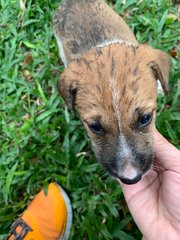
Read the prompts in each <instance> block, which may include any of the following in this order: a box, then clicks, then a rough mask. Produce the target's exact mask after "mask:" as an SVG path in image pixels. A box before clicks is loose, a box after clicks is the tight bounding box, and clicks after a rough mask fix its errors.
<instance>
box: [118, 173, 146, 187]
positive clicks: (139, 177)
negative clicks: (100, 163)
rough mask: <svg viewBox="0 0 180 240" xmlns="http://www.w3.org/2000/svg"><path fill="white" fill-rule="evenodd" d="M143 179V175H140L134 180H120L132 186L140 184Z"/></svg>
mask: <svg viewBox="0 0 180 240" xmlns="http://www.w3.org/2000/svg"><path fill="white" fill-rule="evenodd" d="M141 178H142V175H138V176H136V177H135V178H133V179H129V178H120V180H121V182H122V183H125V184H128V185H130V184H135V183H137V182H139V181H140V180H141Z"/></svg>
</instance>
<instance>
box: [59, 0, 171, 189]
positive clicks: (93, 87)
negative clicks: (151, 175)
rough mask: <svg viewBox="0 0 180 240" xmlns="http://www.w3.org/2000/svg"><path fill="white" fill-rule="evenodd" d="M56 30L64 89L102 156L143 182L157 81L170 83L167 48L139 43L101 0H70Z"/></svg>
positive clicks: (127, 179) (120, 174) (117, 171)
mask: <svg viewBox="0 0 180 240" xmlns="http://www.w3.org/2000/svg"><path fill="white" fill-rule="evenodd" d="M54 32H55V36H56V39H57V43H58V46H59V49H60V56H61V58H62V61H63V62H64V64H65V66H66V69H65V71H64V73H63V74H62V76H61V79H60V81H59V92H60V95H61V96H62V97H63V98H64V100H65V102H66V103H67V104H68V105H69V107H70V109H71V110H72V111H73V110H74V106H75V105H76V106H77V109H78V111H79V113H80V116H81V119H82V121H83V124H84V126H85V128H86V130H87V132H88V135H89V137H90V139H91V141H92V146H93V149H94V152H95V154H96V156H97V159H98V160H99V161H100V162H101V164H102V166H103V167H104V168H105V169H106V170H107V171H108V172H109V173H110V174H111V175H112V176H113V177H115V178H118V179H120V180H121V181H122V182H124V183H126V184H133V183H136V182H138V181H139V180H140V179H141V178H142V176H143V175H144V174H145V173H146V172H147V171H148V170H149V169H150V168H151V165H152V161H153V131H154V128H155V115H156V97H157V83H156V80H159V81H160V83H161V85H162V88H163V90H164V92H165V93H167V88H168V75H169V58H168V56H167V54H166V53H164V52H162V51H160V50H155V49H152V48H151V47H149V46H146V45H140V44H138V43H137V41H136V39H135V37H134V35H133V33H132V32H131V30H130V29H129V27H128V25H127V24H126V23H125V22H124V21H123V20H122V19H121V18H120V17H119V16H118V15H117V14H116V13H115V12H114V11H113V10H112V9H111V8H110V7H108V5H107V4H105V3H103V2H102V1H99V0H65V1H64V3H63V4H61V5H60V7H59V9H58V10H57V13H56V15H55V18H54Z"/></svg>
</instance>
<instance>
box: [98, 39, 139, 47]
mask: <svg viewBox="0 0 180 240" xmlns="http://www.w3.org/2000/svg"><path fill="white" fill-rule="evenodd" d="M117 43H118V44H125V45H126V46H133V47H138V44H134V43H131V42H128V41H124V40H121V39H111V40H106V41H104V42H102V43H100V44H98V45H97V46H96V47H98V48H103V47H106V46H109V45H112V44H117Z"/></svg>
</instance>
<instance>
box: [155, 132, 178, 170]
mask: <svg viewBox="0 0 180 240" xmlns="http://www.w3.org/2000/svg"><path fill="white" fill-rule="evenodd" d="M154 151H155V157H156V159H157V160H158V162H159V163H160V164H161V165H162V166H163V167H164V168H165V169H166V170H172V171H177V172H180V151H179V150H178V149H177V148H175V147H174V146H173V145H172V144H171V143H169V142H168V141H167V140H166V139H165V138H164V137H163V136H162V135H161V134H160V133H159V132H158V131H157V130H155V133H154Z"/></svg>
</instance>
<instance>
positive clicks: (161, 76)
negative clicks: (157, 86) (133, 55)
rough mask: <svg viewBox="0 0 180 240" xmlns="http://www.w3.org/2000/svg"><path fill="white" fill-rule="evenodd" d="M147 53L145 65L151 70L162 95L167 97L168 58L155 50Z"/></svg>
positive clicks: (163, 53)
mask: <svg viewBox="0 0 180 240" xmlns="http://www.w3.org/2000/svg"><path fill="white" fill-rule="evenodd" d="M149 53H150V54H149ZM149 53H148V56H147V57H148V63H147V65H148V66H149V67H150V68H151V70H152V73H153V75H154V77H155V79H156V80H157V81H158V80H159V81H160V83H161V86H162V89H163V91H164V94H165V95H167V94H168V82H169V69H170V59H169V56H168V55H167V53H165V52H163V51H161V50H156V49H151V50H150V52H149Z"/></svg>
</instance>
